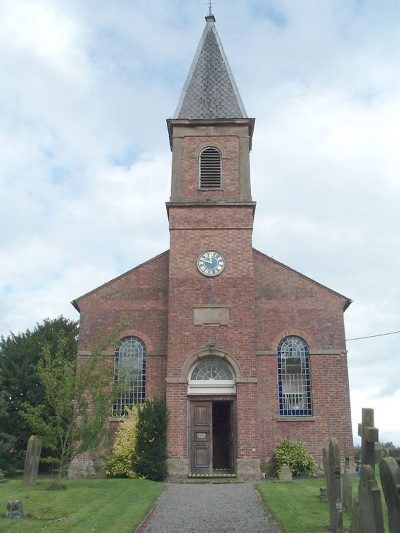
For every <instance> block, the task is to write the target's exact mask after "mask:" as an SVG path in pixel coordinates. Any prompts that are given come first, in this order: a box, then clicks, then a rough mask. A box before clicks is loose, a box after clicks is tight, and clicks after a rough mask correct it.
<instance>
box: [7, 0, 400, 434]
mask: <svg viewBox="0 0 400 533" xmlns="http://www.w3.org/2000/svg"><path fill="white" fill-rule="evenodd" d="M213 9H214V11H215V15H216V19H217V28H218V32H219V34H220V37H221V40H222V42H223V44H224V48H225V51H226V54H227V56H228V58H229V62H230V65H231V67H232V70H233V73H234V77H235V79H236V81H237V84H238V86H239V90H240V93H241V96H242V98H243V100H244V103H245V107H246V109H247V111H248V113H249V115H250V116H255V117H256V127H255V133H254V141H253V150H252V155H251V165H252V192H253V198H254V199H255V200H256V201H257V211H256V218H255V226H254V246H255V247H256V248H257V249H259V250H260V251H262V252H264V253H266V254H269V255H272V256H274V257H275V258H276V259H277V260H279V261H282V262H283V263H285V264H287V265H289V266H290V267H292V268H294V269H295V270H298V271H300V272H302V273H304V274H305V275H307V276H309V277H311V278H313V279H315V280H316V281H318V282H320V283H322V284H324V285H326V286H328V287H330V288H332V289H333V290H336V291H337V292H340V293H342V294H344V295H346V296H347V297H349V298H351V299H352V300H354V302H353V304H352V305H351V306H350V308H349V309H348V310H347V311H346V314H345V321H346V334H347V337H348V338H353V337H361V336H369V335H372V334H377V333H385V332H390V331H398V330H399V329H400V304H399V302H400V282H399V276H398V272H399V271H400V264H399V263H400V255H399V253H398V250H399V249H400V237H399V231H398V228H399V227H400V214H399V212H400V210H399V207H398V206H399V203H400V178H399V166H400V164H399V158H398V139H399V138H400V132H399V128H400V126H399V124H400V97H399V94H400V73H399V69H398V50H399V48H400V32H399V25H400V9H399V6H398V3H397V2H394V1H393V0H382V1H381V2H380V3H379V6H378V5H377V3H376V2H373V1H371V0H365V1H363V2H360V1H357V0H354V1H353V0H350V1H349V0H335V1H333V0H327V1H325V2H317V1H315V0H305V1H304V2H301V3H293V2H292V1H290V0H282V1H280V2H279V3H278V2H275V1H268V2H261V1H260V0H252V1H251V2H246V3H244V2H241V1H239V0H232V2H231V3H230V4H229V9H225V8H224V6H222V5H219V6H218V5H215V6H214V7H213ZM206 11H207V7H206V6H204V5H199V6H193V5H191V4H190V3H187V2H186V3H182V2H172V3H171V2H169V3H167V2H166V1H165V0H155V1H154V2H152V3H151V4H149V3H148V2H144V1H143V0H135V1H133V2H126V1H121V2H118V5H116V3H113V2H98V1H94V0H88V1H87V2H81V1H80V0H68V2H67V1H65V0H58V2H52V1H50V0H35V1H33V0H4V1H3V2H2V3H1V6H0V17H1V20H2V24H1V26H0V49H1V50H2V51H3V52H2V53H1V54H0V76H1V79H2V83H1V86H0V144H1V147H2V156H1V160H0V182H1V190H2V194H1V195H0V209H1V213H2V220H3V222H2V232H1V234H0V272H1V273H2V276H1V279H0V317H1V319H0V332H1V333H3V334H5V335H7V334H8V333H9V331H13V332H18V331H24V330H25V329H26V328H31V327H33V326H34V325H35V323H36V322H37V321H40V320H42V319H43V318H46V317H56V316H58V315H59V314H61V313H63V314H64V315H65V316H68V317H71V318H75V319H76V318H77V313H76V311H75V310H74V309H73V307H72V306H71V305H70V301H71V300H72V299H74V298H77V297H79V296H80V295H82V294H84V293H85V292H87V291H89V290H91V289H93V288H95V287H96V286H98V285H100V284H102V283H104V282H106V281H108V280H110V279H112V278H114V277H116V276H117V275H119V274H121V273H122V272H124V271H127V270H129V269H130V268H132V267H134V266H136V265H138V264H140V263H142V262H143V261H146V260H148V259H149V258H151V257H153V256H155V255H157V254H159V253H161V252H162V251H164V250H165V249H167V248H168V246H169V237H168V221H167V216H166V211H165V202H166V201H168V199H169V195H170V175H171V154H170V148H169V142H168V133H167V129H166V124H165V119H166V118H169V117H170V116H171V115H172V113H173V111H174V109H175V107H176V104H177V101H178V99H179V95H180V91H181V89H182V87H183V83H184V80H185V77H186V75H187V72H188V70H189V66H190V63H191V61H192V58H193V56H194V52H195V49H196V47H197V44H198V41H199V39H200V35H201V32H202V30H203V27H204V19H203V16H204V15H205V14H206ZM3 228H4V230H3ZM398 339H399V336H398V335H389V336H384V337H376V338H374V339H365V340H359V341H349V343H348V349H349V354H348V357H349V372H350V380H351V395H352V409H353V422H354V426H355V428H356V424H357V422H358V421H360V418H361V407H374V406H376V413H375V423H376V425H377V427H379V428H381V435H383V436H385V440H393V441H396V442H397V443H398V444H400V435H399V433H398V431H397V429H396V427H395V423H394V422H393V420H392V416H390V413H392V412H394V411H395V410H396V408H397V409H398V408H399V407H400V404H399V399H400V398H399V390H398V385H397V382H396V378H395V377H396V376H398V375H399V373H400V363H399V361H400V360H399V358H398V357H397V344H398ZM355 434H356V432H355Z"/></svg>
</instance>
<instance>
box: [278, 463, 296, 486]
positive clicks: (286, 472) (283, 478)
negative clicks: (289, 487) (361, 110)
mask: <svg viewBox="0 0 400 533" xmlns="http://www.w3.org/2000/svg"><path fill="white" fill-rule="evenodd" d="M278 479H279V481H280V482H281V483H291V482H292V481H293V479H292V472H291V471H290V468H289V467H288V465H282V466H281V468H280V470H279V473H278Z"/></svg>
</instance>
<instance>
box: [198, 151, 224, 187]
mask: <svg viewBox="0 0 400 533" xmlns="http://www.w3.org/2000/svg"><path fill="white" fill-rule="evenodd" d="M199 165H200V189H221V187H222V180H221V152H220V151H219V150H218V148H215V147H213V146H209V147H207V148H204V150H202V151H201V153H200V158H199Z"/></svg>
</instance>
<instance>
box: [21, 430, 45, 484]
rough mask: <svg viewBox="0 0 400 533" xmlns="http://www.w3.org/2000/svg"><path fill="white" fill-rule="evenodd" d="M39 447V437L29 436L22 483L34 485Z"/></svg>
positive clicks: (40, 445)
mask: <svg viewBox="0 0 400 533" xmlns="http://www.w3.org/2000/svg"><path fill="white" fill-rule="evenodd" d="M41 449H42V443H41V441H40V439H39V438H38V437H35V436H34V435H32V436H31V437H29V440H28V448H27V450H26V457H25V467H24V475H23V478H22V484H23V485H36V482H37V477H38V471H39V461H40V452H41Z"/></svg>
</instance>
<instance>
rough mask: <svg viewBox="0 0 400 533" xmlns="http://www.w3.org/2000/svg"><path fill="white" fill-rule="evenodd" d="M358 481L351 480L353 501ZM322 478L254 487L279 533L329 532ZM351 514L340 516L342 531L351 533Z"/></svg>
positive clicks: (345, 513)
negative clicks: (321, 493)
mask: <svg viewBox="0 0 400 533" xmlns="http://www.w3.org/2000/svg"><path fill="white" fill-rule="evenodd" d="M359 480H360V478H358V477H354V478H353V499H354V498H355V497H356V496H357V491H358V484H359ZM320 487H325V480H324V478H310V479H302V478H301V479H296V478H294V480H293V482H292V483H278V482H276V481H263V482H261V483H257V490H258V492H259V493H260V496H261V500H262V502H263V504H264V506H265V508H266V509H267V510H268V512H269V513H270V514H271V515H272V516H273V518H274V519H275V520H276V521H277V522H278V523H279V525H280V526H281V528H282V533H304V532H306V531H307V532H310V533H311V532H312V533H326V532H327V531H328V530H329V527H328V526H329V504H328V502H327V501H326V500H321V499H320V497H319V494H320V490H319V489H320ZM381 498H382V509H383V515H384V521H385V531H389V526H388V521H387V511H386V509H387V508H386V504H385V501H384V496H383V493H382V491H381ZM350 520H351V514H350V513H347V512H344V513H343V526H344V530H345V531H349V530H350Z"/></svg>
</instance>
